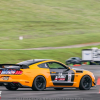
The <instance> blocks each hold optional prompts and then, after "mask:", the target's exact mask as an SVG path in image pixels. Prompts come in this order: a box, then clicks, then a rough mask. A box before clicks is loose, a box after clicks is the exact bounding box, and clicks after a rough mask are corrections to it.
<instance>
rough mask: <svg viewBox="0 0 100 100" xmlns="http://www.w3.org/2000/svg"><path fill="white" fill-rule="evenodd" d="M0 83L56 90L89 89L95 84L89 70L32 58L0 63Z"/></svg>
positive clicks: (16, 86) (12, 88) (14, 88)
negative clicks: (17, 61) (68, 88)
mask: <svg viewBox="0 0 100 100" xmlns="http://www.w3.org/2000/svg"><path fill="white" fill-rule="evenodd" d="M0 83H2V84H3V85H4V86H5V87H6V88H7V89H8V90H17V89H18V88H22V87H31V88H32V90H38V91H41V90H44V89H45V88H47V87H52V88H54V89H56V90H62V89H63V88H66V87H75V88H79V89H81V90H89V89H90V88H91V87H92V86H95V77H94V75H93V73H92V72H90V71H87V70H82V69H71V68H70V67H68V66H66V65H65V64H62V63H61V62H59V61H55V60H49V59H33V60H27V61H23V62H20V63H18V64H0Z"/></svg>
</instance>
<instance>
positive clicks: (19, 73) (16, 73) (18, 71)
mask: <svg viewBox="0 0 100 100" xmlns="http://www.w3.org/2000/svg"><path fill="white" fill-rule="evenodd" d="M22 73H23V71H21V70H16V72H15V73H14V74H15V75H21V74H22Z"/></svg>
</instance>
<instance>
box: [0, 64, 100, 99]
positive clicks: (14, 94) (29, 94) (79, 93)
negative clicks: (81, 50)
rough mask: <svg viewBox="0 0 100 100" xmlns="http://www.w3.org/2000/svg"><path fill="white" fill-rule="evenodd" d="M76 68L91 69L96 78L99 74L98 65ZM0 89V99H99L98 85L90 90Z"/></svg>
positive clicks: (99, 67) (99, 68)
mask: <svg viewBox="0 0 100 100" xmlns="http://www.w3.org/2000/svg"><path fill="white" fill-rule="evenodd" d="M75 68H76V67H75ZM78 68H82V69H86V70H90V71H92V72H93V73H94V75H95V77H96V80H97V77H98V76H100V66H98V65H96V66H94V65H92V66H90V65H88V66H79V67H78ZM0 91H2V94H1V99H0V100H51V99H52V100H57V99H54V98H58V99H59V100H62V99H63V100H100V94H98V91H99V90H98V86H96V87H92V88H91V90H78V89H75V88H65V89H64V90H60V91H57V90H54V89H53V88H48V89H46V90H44V91H32V90H31V89H30V88H20V89H18V90H17V91H8V90H6V89H5V87H3V86H1V87H0ZM20 98H21V99H20ZM36 98H37V99H36ZM40 98H43V99H40ZM45 98H46V99H45ZM48 98H49V99H48Z"/></svg>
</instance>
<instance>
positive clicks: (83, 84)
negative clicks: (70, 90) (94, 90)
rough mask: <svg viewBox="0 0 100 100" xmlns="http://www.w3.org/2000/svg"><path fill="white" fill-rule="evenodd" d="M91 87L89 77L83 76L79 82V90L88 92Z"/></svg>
mask: <svg viewBox="0 0 100 100" xmlns="http://www.w3.org/2000/svg"><path fill="white" fill-rule="evenodd" d="M91 86H92V79H91V78H90V76H88V75H85V76H83V77H82V79H81V81H80V86H79V89H80V90H89V89H90V88H91Z"/></svg>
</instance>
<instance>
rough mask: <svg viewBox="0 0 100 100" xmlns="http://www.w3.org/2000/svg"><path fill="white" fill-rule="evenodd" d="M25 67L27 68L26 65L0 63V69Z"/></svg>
mask: <svg viewBox="0 0 100 100" xmlns="http://www.w3.org/2000/svg"><path fill="white" fill-rule="evenodd" d="M4 68H5V69H6V68H7V69H27V68H29V66H28V65H21V64H0V69H4Z"/></svg>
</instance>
